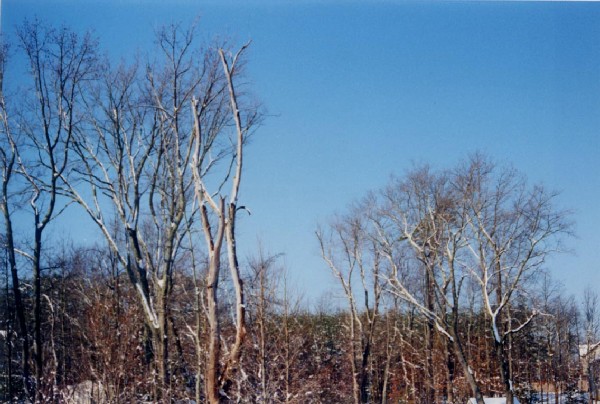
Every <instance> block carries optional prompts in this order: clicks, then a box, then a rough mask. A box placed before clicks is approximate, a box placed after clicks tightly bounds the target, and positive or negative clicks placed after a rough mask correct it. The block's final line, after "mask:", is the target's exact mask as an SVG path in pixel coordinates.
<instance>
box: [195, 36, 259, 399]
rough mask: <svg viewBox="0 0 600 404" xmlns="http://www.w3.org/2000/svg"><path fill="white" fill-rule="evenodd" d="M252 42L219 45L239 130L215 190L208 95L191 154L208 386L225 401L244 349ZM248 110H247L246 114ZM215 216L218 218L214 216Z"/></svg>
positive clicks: (199, 105)
mask: <svg viewBox="0 0 600 404" xmlns="http://www.w3.org/2000/svg"><path fill="white" fill-rule="evenodd" d="M248 45H249V44H246V45H244V46H243V47H242V48H241V49H240V50H239V51H238V52H237V53H236V54H235V55H233V56H232V57H229V56H227V55H226V52H225V51H224V50H223V49H219V57H220V62H221V65H222V68H223V70H222V71H223V73H224V79H225V82H226V88H227V94H228V100H229V111H230V112H229V113H230V114H231V115H232V119H233V122H234V128H235V134H234V135H233V136H232V138H231V150H232V153H231V156H232V158H231V162H230V164H229V165H228V169H227V170H226V171H225V174H224V176H223V177H222V178H221V181H220V182H217V185H216V186H215V188H214V190H211V187H210V184H209V183H208V181H207V176H206V173H207V172H208V171H209V170H210V169H211V168H212V166H213V165H214V160H213V159H212V158H211V150H212V149H213V147H214V141H215V137H216V135H217V134H218V133H215V132H214V130H212V131H211V130H208V131H207V130H206V126H205V121H206V114H207V109H206V108H207V103H206V100H205V99H197V98H194V99H193V100H192V113H193V118H194V129H193V152H192V159H191V167H192V177H193V182H194V193H195V202H196V203H198V206H199V209H200V218H201V223H202V230H203V233H204V238H205V242H206V248H207V251H208V272H207V275H206V283H205V285H206V295H205V297H206V306H207V319H208V328H209V332H208V334H209V336H208V340H209V341H208V358H207V364H206V376H205V385H206V387H205V389H206V394H207V399H208V401H209V402H210V403H217V402H220V401H221V400H222V399H224V398H226V397H227V394H228V391H229V389H230V388H231V384H232V377H233V375H234V374H235V373H236V371H237V370H238V366H239V362H240V357H241V354H242V343H243V341H244V338H245V335H246V324H245V322H246V307H245V302H244V287H243V282H242V279H241V276H240V268H239V262H238V255H237V243H236V219H237V213H238V211H239V210H240V209H245V207H244V206H238V198H239V191H240V185H241V180H242V172H243V171H242V168H243V161H244V160H243V157H244V154H243V152H244V145H245V143H246V141H247V139H248V136H249V134H250V130H251V129H252V128H253V126H254V125H255V124H256V119H257V118H258V115H257V111H256V110H250V111H244V110H241V109H240V104H239V94H238V92H236V87H235V85H234V78H235V77H236V75H237V74H238V70H239V69H240V68H241V66H242V65H241V63H242V54H243V53H244V51H245V50H246V49H247V47H248ZM244 112H246V113H244ZM226 185H229V193H228V194H225V192H226V191H225V186H226ZM211 217H212V218H214V220H211ZM223 247H225V250H226V253H227V262H228V266H229V270H230V275H231V280H232V283H233V287H234V294H235V300H236V303H235V330H236V331H235V338H234V341H233V343H232V344H231V346H230V347H228V349H227V352H228V354H227V355H225V356H224V355H223V350H222V339H221V326H220V319H219V313H218V309H219V299H218V290H219V273H220V271H221V255H222V254H223Z"/></svg>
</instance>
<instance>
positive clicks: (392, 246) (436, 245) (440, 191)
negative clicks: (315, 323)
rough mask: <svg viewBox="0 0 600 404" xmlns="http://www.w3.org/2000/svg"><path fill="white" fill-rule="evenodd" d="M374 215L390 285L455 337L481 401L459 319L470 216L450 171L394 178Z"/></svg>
mask: <svg viewBox="0 0 600 404" xmlns="http://www.w3.org/2000/svg"><path fill="white" fill-rule="evenodd" d="M370 220H371V222H372V223H373V226H374V237H375V239H376V240H377V241H378V243H379V248H380V250H381V254H382V256H384V257H386V259H387V261H388V263H389V265H390V268H391V274H390V275H389V276H387V280H388V283H389V286H390V291H391V292H392V293H393V294H395V295H396V296H398V297H399V298H401V299H403V300H404V301H406V302H408V303H409V304H411V305H413V306H414V307H415V308H416V309H417V310H418V311H419V312H420V313H421V315H423V316H424V317H425V318H426V319H427V320H428V321H429V322H430V323H432V324H433V325H434V326H435V329H436V330H437V332H438V333H439V334H440V335H441V336H442V337H443V338H445V339H447V340H448V341H449V342H450V343H451V345H452V347H453V350H454V354H455V356H456V358H457V360H458V361H459V363H460V365H461V367H462V369H463V372H464V374H465V378H466V380H467V382H468V384H469V386H470V388H471V390H472V392H473V394H474V395H475V398H476V400H477V402H478V403H483V396H482V394H481V390H480V387H479V384H478V382H477V380H476V378H475V375H474V373H473V370H472V369H473V368H472V366H470V363H469V358H468V356H467V353H466V350H465V344H464V341H463V336H462V334H461V332H460V323H459V315H460V308H461V304H462V299H461V291H462V287H463V281H464V279H465V274H464V270H463V266H462V264H461V257H462V255H463V254H464V249H465V247H466V244H465V231H466V228H467V218H466V216H465V214H464V212H463V210H462V209H461V204H460V200H457V198H456V195H455V193H454V191H453V190H452V187H451V182H450V178H449V177H448V175H447V173H440V174H437V173H434V172H432V171H431V169H429V168H428V167H424V168H420V169H416V170H414V171H412V172H410V173H409V174H408V175H407V176H406V179H404V180H402V179H400V180H396V181H394V182H392V184H391V185H390V186H388V187H387V188H386V189H385V190H384V191H383V192H382V202H381V203H380V206H379V207H378V209H377V210H375V211H374V212H373V214H371V215H370ZM407 266H408V267H413V268H420V271H421V272H420V273H421V274H422V277H423V279H425V288H424V290H425V292H424V293H422V294H421V296H420V295H419V294H417V291H416V290H415V289H414V288H412V289H411V287H410V284H409V283H408V282H407V279H408V277H407V274H406V270H405V268H407ZM449 395H450V396H451V395H452V388H451V386H450V390H449ZM429 399H431V397H429Z"/></svg>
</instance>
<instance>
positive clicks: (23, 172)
mask: <svg viewBox="0 0 600 404" xmlns="http://www.w3.org/2000/svg"><path fill="white" fill-rule="evenodd" d="M17 34H18V37H19V40H20V47H21V48H22V50H23V51H24V53H25V55H26V57H27V60H28V62H29V67H30V75H31V79H32V89H31V90H32V91H31V93H29V94H31V95H32V96H33V97H32V99H27V100H25V102H24V104H23V105H24V108H22V109H20V116H18V117H16V119H18V122H19V125H18V128H19V129H18V130H19V133H18V134H16V136H19V137H23V138H25V139H27V147H23V149H22V150H18V153H17V165H18V168H17V170H18V173H19V174H20V176H21V177H22V178H23V180H24V181H25V182H26V183H27V185H28V189H29V193H30V195H29V198H30V200H29V205H30V207H31V210H32V213H33V225H32V228H33V246H32V248H31V251H30V253H28V254H27V257H28V258H29V259H30V260H31V263H32V269H33V271H32V272H33V286H34V305H33V319H34V329H33V341H34V355H33V357H34V364H35V388H36V399H37V400H41V399H42V375H43V369H42V368H43V353H42V331H41V323H42V318H41V316H42V299H41V297H42V290H41V289H42V285H41V271H42V267H43V264H42V251H43V244H44V232H45V230H46V229H47V227H48V225H49V224H50V222H51V221H52V220H53V219H54V218H55V217H56V216H57V215H58V214H60V213H61V212H62V211H63V210H64V208H65V206H66V205H65V204H62V203H60V201H59V189H60V186H61V181H62V178H63V177H64V176H65V175H66V174H67V172H68V171H69V169H70V159H69V154H70V153H69V150H70V145H71V143H72V141H73V136H74V133H75V131H76V130H77V127H78V125H79V123H80V113H81V106H82V101H83V98H84V97H85V90H84V88H85V87H86V85H87V83H88V81H89V80H93V78H94V76H95V67H96V60H97V59H96V42H95V40H94V39H93V38H92V37H91V36H90V35H85V36H83V37H81V38H80V37H79V36H78V35H76V34H75V33H73V32H71V31H69V30H68V29H66V28H60V29H51V28H47V27H44V26H43V25H42V24H41V23H40V22H38V21H34V22H31V23H30V22H25V23H24V24H23V25H22V26H21V27H20V29H19V30H18V32H17ZM12 144H13V146H14V145H16V143H15V142H14V141H13V142H12Z"/></svg>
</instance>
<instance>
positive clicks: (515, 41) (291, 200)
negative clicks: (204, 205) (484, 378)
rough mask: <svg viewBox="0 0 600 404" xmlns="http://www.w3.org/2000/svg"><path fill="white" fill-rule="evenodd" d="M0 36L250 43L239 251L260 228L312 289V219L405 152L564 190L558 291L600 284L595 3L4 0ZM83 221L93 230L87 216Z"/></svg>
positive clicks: (401, 161)
mask: <svg viewBox="0 0 600 404" xmlns="http://www.w3.org/2000/svg"><path fill="white" fill-rule="evenodd" d="M2 7H3V10H2V29H3V31H4V32H5V35H9V38H10V34H11V32H12V31H14V26H15V25H16V24H19V23H20V22H21V21H22V20H23V18H25V17H29V18H33V17H34V16H36V15H37V16H38V17H40V18H41V19H44V20H47V21H49V22H52V23H63V22H64V23H66V24H68V25H71V26H73V27H74V28H75V29H81V30H85V29H89V28H93V29H94V30H95V31H96V34H97V35H98V36H99V37H100V40H101V44H102V46H103V47H104V48H105V49H109V50H110V53H111V54H112V55H113V56H115V57H118V56H121V55H131V54H132V53H133V52H134V50H135V49H137V48H139V49H142V50H143V49H149V48H150V47H151V46H152V32H153V28H154V27H156V26H158V25H162V24H167V23H170V22H178V21H183V22H188V21H191V20H192V19H193V18H195V17H196V16H200V18H201V28H202V29H201V31H202V36H203V37H205V38H207V39H209V38H213V37H221V38H223V37H227V38H232V39H233V41H234V42H235V43H242V42H245V41H246V40H248V39H252V40H253V44H252V48H251V51H250V53H249V65H248V67H249V70H248V71H249V79H250V81H251V83H252V88H253V90H254V92H255V93H256V95H257V96H258V97H259V98H260V99H261V100H262V101H263V102H264V104H265V106H266V107H267V109H268V111H269V113H270V114H272V115H273V116H272V117H270V118H268V119H267V120H266V122H265V125H264V126H263V127H262V128H261V129H260V131H259V132H258V134H257V136H256V137H255V139H254V142H253V144H252V146H251V148H250V149H248V159H247V165H246V167H247V171H246V177H245V178H244V183H243V189H242V195H241V197H242V200H243V203H244V204H245V205H247V206H248V207H249V208H250V209H251V210H252V213H253V215H252V216H250V217H248V218H245V219H244V220H243V223H242V225H241V226H240V232H241V235H242V241H241V244H242V246H243V250H245V251H248V252H249V251H251V250H253V249H254V248H255V247H256V240H257V238H260V240H261V242H262V244H263V245H264V246H265V248H266V249H267V250H269V251H270V252H273V253H278V252H283V253H285V254H286V257H285V263H286V265H287V266H288V268H289V269H290V271H291V273H292V277H293V278H294V279H296V280H297V281H298V282H299V284H300V285H301V288H302V289H304V290H306V293H307V295H308V296H309V297H318V296H319V295H320V294H321V293H322V292H323V291H324V290H326V289H327V288H329V287H331V286H332V285H334V283H333V281H332V279H331V275H330V274H329V272H328V271H327V268H326V267H325V266H324V265H323V263H322V262H321V260H320V258H319V256H318V249H317V243H316V240H315V237H314V230H315V228H316V226H317V224H318V223H319V222H321V223H323V222H326V221H327V220H328V218H329V217H330V216H331V215H332V214H333V213H334V212H336V211H341V210H343V209H344V207H345V206H346V205H347V204H348V203H350V202H351V201H352V200H354V199H356V198H359V197H361V196H363V195H364V194H365V192H366V191H368V190H370V189H373V188H377V187H379V186H381V185H383V184H385V183H386V182H387V180H388V178H389V176H390V174H392V173H397V174H401V173H402V172H403V171H404V170H406V169H408V168H410V167H411V165H412V164H413V163H415V162H417V163H418V162H428V163H431V164H432V165H433V166H434V167H438V168H444V167H449V166H451V165H453V164H455V163H457V161H458V160H459V159H461V158H462V157H464V156H465V155H466V154H467V153H469V152H472V151H475V150H480V151H483V152H486V153H488V154H489V155H490V156H492V157H493V158H494V159H496V160H497V161H499V162H506V163H512V164H514V166H516V167H517V168H518V169H519V170H521V171H522V172H524V173H526V174H527V176H528V177H529V179H530V180H531V181H532V182H543V183H544V184H545V185H547V186H548V187H549V188H552V189H557V190H560V191H562V195H561V196H560V203H561V204H562V207H565V208H570V209H572V210H573V211H574V212H575V215H574V219H575V220H576V223H577V225H576V231H577V235H578V239H577V240H574V241H572V242H571V246H572V247H573V248H574V250H575V253H574V254H571V255H564V256H561V257H559V258H557V259H555V260H553V261H552V262H550V263H549V265H550V266H551V267H552V271H553V273H554V276H555V278H557V279H559V280H561V281H563V282H564V284H565V286H566V287H567V290H568V291H570V292H572V293H575V294H578V293H579V292H580V291H581V290H583V288H584V287H585V286H587V285H592V286H593V285H600V209H599V201H600V3H556V2H550V3H541V2H531V3H521V2H502V3H495V2H477V3H475V2H395V1H374V2H372V1H370V2H367V1H364V2H358V1H332V2H329V3H328V5H326V6H324V5H322V4H320V2H317V1H304V2H303V1H275V0H273V1H250V2H242V1H239V2H232V1H211V2H201V1H164V2H159V1H128V0H121V1H117V0H113V1H82V0H77V1H75V0H71V1H66V0H65V1H53V0H52V1H47V0H46V1H28V0H4V1H3V3H2ZM90 226H92V225H91V224H90Z"/></svg>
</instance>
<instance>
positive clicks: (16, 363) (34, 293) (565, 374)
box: [0, 21, 599, 403]
mask: <svg viewBox="0 0 600 404" xmlns="http://www.w3.org/2000/svg"><path fill="white" fill-rule="evenodd" d="M16 38H17V39H18V43H16V44H15V48H13V49H12V50H10V51H9V49H8V48H7V47H6V44H5V43H3V47H2V49H1V53H0V56H1V59H0V62H1V63H0V65H1V66H2V69H0V72H1V73H2V74H1V75H0V78H1V79H2V80H0V83H1V85H0V90H1V94H0V119H1V127H0V130H1V131H2V134H1V135H2V136H1V138H0V140H1V143H0V163H1V165H0V169H1V170H2V194H1V199H0V210H1V212H2V237H1V241H2V247H3V248H2V253H3V261H2V268H1V269H2V271H1V276H2V281H3V283H2V284H3V288H2V291H1V292H0V297H1V298H2V300H1V314H2V319H1V320H2V328H1V329H0V331H1V333H0V336H1V338H2V344H1V346H2V350H3V351H2V354H3V355H2V359H1V360H2V362H1V364H2V367H1V370H2V374H1V384H0V386H1V388H2V389H1V391H0V395H1V399H3V400H5V401H13V400H14V401H18V400H28V401H35V402H63V401H68V400H71V401H74V402H82V401H84V400H85V399H86V397H87V399H93V400H94V401H98V402H142V401H151V402H174V401H177V400H195V401H196V402H210V403H218V402H228V401H238V402H303V403H304V402H356V403H359V402H398V401H406V402H421V403H433V402H449V403H452V402H456V403H458V402H464V400H465V399H466V398H467V397H475V398H476V399H477V401H478V403H482V402H483V398H482V397H483V395H491V394H502V395H505V396H507V397H508V398H509V400H510V399H511V398H512V397H513V396H518V397H520V398H522V399H526V398H528V397H530V398H531V397H533V391H534V390H544V389H545V390H547V391H548V390H552V391H555V392H556V394H559V393H560V392H564V393H568V394H571V395H574V394H576V393H577V392H578V391H579V390H580V389H581V388H583V387H582V385H581V382H583V381H584V379H586V381H587V380H589V381H590V383H588V384H589V389H590V390H593V387H594V381H595V376H594V375H595V373H594V372H595V366H597V363H598V362H597V361H594V360H593V359H594V358H595V354H593V355H592V354H585V355H583V357H582V355H581V349H580V348H581V346H584V347H586V348H585V350H586V352H594V348H595V347H597V344H596V338H597V337H598V331H599V330H598V314H597V310H598V309H597V306H598V302H597V297H596V295H595V294H594V293H593V292H591V291H590V292H589V293H586V294H585V296H584V297H585V298H584V303H583V306H582V308H581V309H578V307H579V306H578V304H577V303H576V302H574V301H573V300H572V299H570V298H566V297H565V296H564V295H563V294H562V293H561V292H560V290H557V289H555V287H554V286H552V283H551V282H550V281H549V280H548V277H547V276H546V275H545V273H544V269H545V268H544V265H545V263H546V261H547V259H548V257H550V256H551V255H552V254H554V253H556V252H559V251H561V250H562V240H563V239H564V238H565V237H567V236H569V235H570V233H571V223H570V220H569V214H568V212H566V211H562V210H559V209H557V207H556V203H555V199H556V195H555V194H553V193H551V192H548V191H547V190H545V189H544V188H543V187H541V186H531V185H529V184H528V183H527V182H526V181H525V179H524V178H523V177H522V176H521V175H520V174H519V173H517V172H515V171H514V170H512V169H507V168H502V167H498V166H495V165H494V164H492V163H490V161H489V160H488V159H486V158H484V157H482V156H479V155H474V156H471V157H469V158H467V159H466V160H465V161H464V162H462V163H460V164H459V165H457V166H456V167H454V168H451V169H448V170H442V171H435V170H432V169H430V168H427V167H421V168H417V169H414V170H413V171H411V172H409V173H407V174H406V175H405V176H403V177H401V178H398V179H395V180H393V181H391V182H390V184H389V186H387V187H385V188H384V189H382V190H380V191H376V192H373V193H371V194H369V195H368V196H366V197H365V198H364V199H363V200H362V201H360V202H357V203H356V204H354V205H353V206H352V207H350V208H349V209H348V210H347V212H346V213H344V214H341V215H340V216H338V217H336V218H335V219H334V220H333V221H332V223H331V224H330V225H328V226H324V227H323V228H322V229H319V230H318V231H317V235H316V236H317V237H316V240H315V242H318V244H319V245H320V247H321V253H322V256H323V259H324V264H325V266H326V267H327V266H328V267H329V269H330V270H331V273H332V275H333V276H334V277H335V278H336V279H337V280H338V282H339V285H340V288H339V290H338V292H340V291H341V293H342V294H343V299H342V301H341V302H342V303H341V304H338V303H340V301H337V302H336V303H333V304H332V303H331V302H325V303H323V304H320V305H318V307H314V305H313V306H311V305H309V304H308V303H306V302H303V301H302V300H300V299H298V298H297V297H296V295H295V293H291V292H290V291H291V290H293V287H292V286H293V285H289V284H288V282H287V280H286V279H287V278H286V276H285V272H284V271H281V270H279V269H278V268H279V266H278V265H279V264H278V261H277V257H270V256H265V255H264V254H262V253H261V252H260V251H257V254H256V258H255V259H254V260H251V261H250V262H242V261H240V260H239V259H238V252H237V238H236V228H237V222H238V220H237V219H238V216H239V215H240V214H244V215H245V214H246V213H247V212H248V210H247V209H246V207H245V206H244V205H243V204H241V203H239V202H240V201H239V193H240V188H241V184H242V179H243V173H244V161H245V160H244V154H245V152H246V147H247V145H248V142H249V139H250V137H251V135H252V134H253V133H254V131H255V129H256V127H257V125H258V124H259V123H260V121H261V119H262V110H261V107H260V105H259V104H258V103H257V102H256V101H255V100H254V98H253V96H252V94H251V92H250V91H249V89H248V88H247V86H246V84H245V82H244V76H243V73H244V63H245V59H244V57H245V56H244V55H245V50H246V49H247V46H248V45H244V46H242V47H241V48H240V50H239V51H237V52H232V51H231V50H229V49H228V48H227V47H226V46H225V44H209V45H202V44H199V43H197V41H196V39H195V33H194V27H191V28H184V27H180V26H177V25H175V26H170V27H166V28H163V29H160V30H158V31H157V33H156V41H155V43H156V52H155V53H154V54H151V55H149V56H148V57H146V58H141V57H140V58H134V59H133V60H123V61H121V62H120V63H118V64H116V65H115V64H114V63H113V62H111V61H110V60H108V59H107V58H106V57H105V56H103V54H102V52H101V49H100V47H99V45H98V42H97V40H96V39H95V38H94V37H93V36H91V35H89V34H86V35H78V34H77V33H75V32H72V31H71V30H69V29H68V28H65V27H60V28H56V27H48V26H46V25H44V24H43V23H41V22H39V21H33V22H25V23H23V24H22V25H21V27H20V28H19V29H18V30H17V35H16ZM9 56H11V57H9ZM12 57H15V58H16V60H20V59H19V58H22V59H23V60H24V61H25V62H26V65H27V66H28V73H29V74H28V79H29V80H28V81H23V82H22V84H21V85H19V86H16V85H15V84H14V83H16V82H19V81H18V80H14V81H10V85H8V84H7V83H9V81H6V80H4V66H5V64H6V63H10V62H11V60H12V59H11V58H12ZM74 209H78V210H79V212H83V213H84V214H85V215H86V217H87V220H88V222H87V224H84V223H81V224H78V225H82V226H94V227H95V228H96V229H97V231H98V234H99V235H100V240H98V242H97V244H96V245H94V246H93V247H91V246H86V245H73V246H68V245H67V246H65V244H66V242H65V241H64V240H61V238H60V236H57V235H56V233H54V230H55V229H57V228H58V227H57V226H56V219H57V218H58V217H61V216H62V217H64V216H65V215H67V214H69V212H72V211H73V210H74ZM338 292H336V293H338ZM337 305H339V306H340V307H343V309H341V310H338V311H332V310H331V306H337ZM580 312H582V313H583V314H580Z"/></svg>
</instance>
